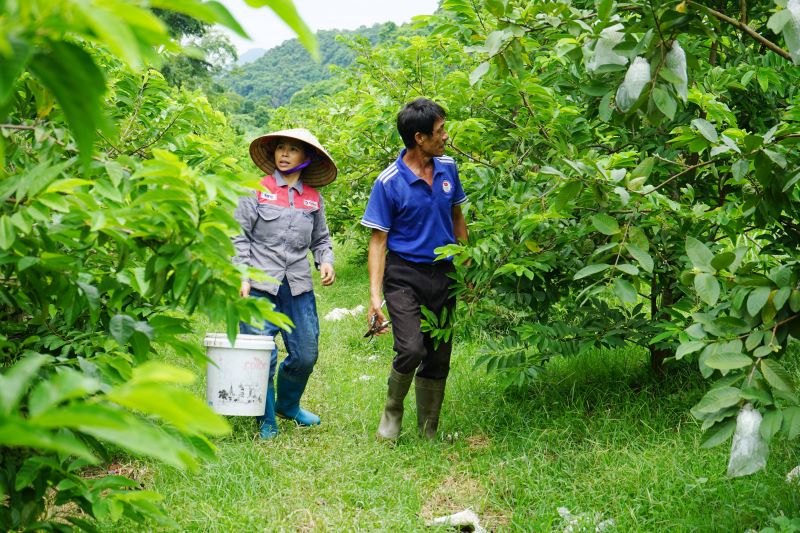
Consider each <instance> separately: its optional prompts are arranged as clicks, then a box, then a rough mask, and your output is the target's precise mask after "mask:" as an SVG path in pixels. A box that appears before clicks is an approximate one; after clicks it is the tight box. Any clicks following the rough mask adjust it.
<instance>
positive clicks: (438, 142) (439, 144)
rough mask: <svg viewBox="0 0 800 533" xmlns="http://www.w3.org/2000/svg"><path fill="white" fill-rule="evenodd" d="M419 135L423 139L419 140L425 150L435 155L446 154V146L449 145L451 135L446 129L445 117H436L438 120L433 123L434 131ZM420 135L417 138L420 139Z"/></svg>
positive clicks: (420, 145)
mask: <svg viewBox="0 0 800 533" xmlns="http://www.w3.org/2000/svg"><path fill="white" fill-rule="evenodd" d="M419 135H420V137H421V140H420V141H418V142H419V147H420V148H421V149H422V151H423V152H425V153H426V154H429V155H431V156H433V157H438V156H441V155H444V148H445V146H446V145H447V139H449V137H448V135H447V131H445V129H444V119H443V118H437V119H436V122H434V123H433V132H431V134H430V135H426V134H419ZM420 137H417V139H420Z"/></svg>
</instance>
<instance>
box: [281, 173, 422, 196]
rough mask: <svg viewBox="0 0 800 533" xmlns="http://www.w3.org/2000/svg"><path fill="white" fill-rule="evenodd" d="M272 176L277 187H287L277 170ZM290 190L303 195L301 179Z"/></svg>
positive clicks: (284, 179)
mask: <svg viewBox="0 0 800 533" xmlns="http://www.w3.org/2000/svg"><path fill="white" fill-rule="evenodd" d="M409 172H411V171H409ZM272 175H273V176H274V177H275V184H276V185H277V186H278V187H286V186H287V185H288V183H287V182H286V178H284V177H283V174H281V173H280V171H279V170H278V169H275V172H273V173H272ZM292 188H293V189H295V190H296V191H297V192H298V193H300V194H303V178H300V179H299V180H297V181H296V182H295V184H294V185H292Z"/></svg>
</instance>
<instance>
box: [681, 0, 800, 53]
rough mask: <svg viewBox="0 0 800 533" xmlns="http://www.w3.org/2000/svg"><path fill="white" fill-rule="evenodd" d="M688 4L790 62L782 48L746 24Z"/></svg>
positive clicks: (700, 6) (690, 1)
mask: <svg viewBox="0 0 800 533" xmlns="http://www.w3.org/2000/svg"><path fill="white" fill-rule="evenodd" d="M688 2H689V3H690V4H691V5H693V6H696V7H699V8H701V9H704V10H705V11H706V12H708V14H710V15H712V16H714V17H716V18H718V19H719V20H721V21H723V22H727V23H728V24H730V25H732V26H735V27H737V28H739V29H740V30H742V31H743V32H745V33H746V34H747V35H749V36H750V37H752V38H753V39H755V40H756V41H758V42H759V43H761V44H762V45H764V46H766V47H767V48H769V49H770V50H772V51H773V52H775V53H776V54H778V55H779V56H781V57H782V58H784V59H786V60H787V61H791V60H792V56H791V54H789V52H787V51H786V50H784V49H783V48H781V47H780V46H778V45H777V44H775V43H773V42H772V41H770V40H769V39H767V38H766V37H764V36H763V35H761V34H760V33H758V32H757V31H755V30H754V29H753V28H751V27H750V26H748V25H747V24H744V23H743V22H741V21H738V20H736V19H734V18H731V17H729V16H728V15H726V14H724V13H720V12H719V11H717V10H716V9H711V8H710V7H708V6H704V5H703V4H698V3H697V2H693V1H692V0H688Z"/></svg>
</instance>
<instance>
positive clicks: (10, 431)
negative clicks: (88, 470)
mask: <svg viewBox="0 0 800 533" xmlns="http://www.w3.org/2000/svg"><path fill="white" fill-rule="evenodd" d="M0 446H3V447H9V448H10V447H15V446H18V447H23V448H38V449H40V450H49V451H53V452H56V453H61V454H64V455H74V456H76V457H81V458H83V459H86V460H87V461H90V462H92V463H95V462H97V458H96V457H95V456H94V455H93V454H92V452H90V451H89V449H88V448H87V447H86V445H85V444H83V443H82V442H80V441H79V440H78V439H76V438H75V437H73V436H72V435H70V434H69V433H52V432H50V431H48V430H46V429H41V428H37V427H34V426H32V425H30V424H28V423H27V421H25V420H21V419H16V418H4V419H0Z"/></svg>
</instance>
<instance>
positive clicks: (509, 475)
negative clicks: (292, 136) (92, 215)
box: [108, 250, 800, 532]
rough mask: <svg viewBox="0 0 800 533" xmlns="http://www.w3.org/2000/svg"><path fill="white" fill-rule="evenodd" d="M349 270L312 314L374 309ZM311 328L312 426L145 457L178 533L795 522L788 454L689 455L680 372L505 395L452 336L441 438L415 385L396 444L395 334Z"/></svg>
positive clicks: (569, 374)
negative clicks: (165, 459) (733, 466)
mask: <svg viewBox="0 0 800 533" xmlns="http://www.w3.org/2000/svg"><path fill="white" fill-rule="evenodd" d="M339 254H340V256H341V255H344V254H343V252H342V251H341V250H339ZM346 259H347V258H346V257H345V258H342V257H340V259H339V261H338V269H337V282H336V285H334V286H333V287H331V288H321V289H319V288H318V289H317V297H318V301H317V304H318V308H319V314H320V317H322V316H324V315H325V314H326V313H327V312H328V311H330V310H331V309H333V308H334V307H347V308H352V307H354V306H356V305H358V304H363V305H366V303H367V295H368V289H367V274H366V267H365V265H364V264H363V263H362V262H361V261H355V260H354V261H350V262H347V261H346ZM321 326H322V335H321V353H320V359H319V362H318V363H317V367H316V369H315V371H314V374H313V375H312V377H311V380H310V382H309V387H308V391H307V393H306V396H305V397H304V399H303V405H305V406H306V407H308V408H309V409H311V410H313V411H314V412H316V413H318V414H319V415H320V416H321V417H322V425H321V426H319V427H316V428H298V427H295V425H294V424H293V423H290V422H286V421H282V422H281V426H280V431H281V433H280V435H279V437H278V438H277V439H274V440H272V441H267V442H262V441H259V440H257V439H256V438H255V434H256V429H257V428H256V424H255V421H254V419H252V418H230V421H231V423H232V426H233V433H232V434H231V435H230V436H228V437H226V438H223V439H220V440H218V441H217V445H218V447H219V450H218V457H219V458H218V460H216V461H215V462H212V463H207V464H205V465H204V466H203V467H202V468H201V469H200V470H199V471H198V472H195V473H186V472H181V471H178V470H175V469H173V468H170V467H165V466H163V465H157V464H150V463H148V464H147V472H148V474H147V475H146V479H144V480H143V481H144V482H145V486H146V487H147V488H148V489H151V490H155V491H158V492H160V493H161V494H162V495H164V498H165V499H164V504H165V507H166V508H167V510H168V511H169V513H170V514H171V516H172V517H173V518H174V519H175V520H176V521H177V522H178V524H179V525H180V529H181V530H187V531H219V532H229V531H281V530H285V531H428V530H429V529H428V528H426V526H425V521H426V520H428V519H430V518H433V517H436V516H442V515H447V514H451V513H454V512H457V511H460V510H462V509H465V508H472V509H473V510H474V511H475V512H476V513H477V514H478V515H479V516H480V517H481V520H482V524H483V525H484V526H486V527H488V528H489V529H492V530H495V531H551V530H558V531H562V530H563V529H564V527H565V526H566V523H565V522H564V521H563V520H562V519H561V518H560V517H559V515H558V512H557V508H558V507H567V508H568V509H569V510H570V511H571V512H572V513H574V514H578V513H591V514H592V515H593V514H594V513H600V514H601V515H602V518H603V519H609V518H610V519H613V520H614V521H615V524H616V528H615V529H614V530H615V531H744V530H746V529H748V528H756V529H758V528H762V527H766V526H768V525H770V518H771V517H774V516H777V515H779V514H781V513H785V514H787V515H789V516H796V515H800V498H798V495H797V490H796V488H795V487H792V486H789V485H788V484H787V483H786V482H785V481H784V477H785V474H786V472H788V471H789V470H790V469H792V468H793V467H795V466H797V465H798V463H800V454H798V452H797V450H796V449H795V447H794V446H792V445H790V444H787V443H783V442H775V443H773V445H772V447H771V455H770V459H769V464H768V467H767V470H766V471H762V472H759V473H758V474H756V475H753V476H750V477H747V478H743V479H728V478H727V477H726V476H725V469H726V465H727V459H728V453H729V450H730V446H729V445H725V446H720V447H717V448H714V449H712V450H705V449H701V448H700V447H699V439H700V431H699V426H698V424H697V423H696V422H695V421H694V420H693V419H692V417H691V415H690V414H689V408H690V407H691V406H692V405H693V404H694V403H695V402H696V401H697V400H698V399H699V398H700V397H701V395H702V393H703V390H704V388H703V386H702V380H701V379H700V378H699V377H698V373H697V372H696V371H695V370H694V369H693V368H690V367H688V366H687V367H683V368H679V369H677V370H676V371H675V372H673V373H671V374H670V375H669V376H668V377H667V378H666V379H662V380H656V379H653V378H651V377H650V375H649V373H648V369H647V360H646V356H645V355H644V354H642V353H640V352H637V351H632V350H627V351H626V350H620V351H615V352H598V353H593V354H589V355H587V356H585V357H581V358H573V359H558V360H554V361H552V362H551V363H550V364H548V367H547V371H546V372H545V373H544V375H543V377H542V379H541V381H540V382H538V383H537V384H536V385H535V386H533V387H531V388H528V389H525V390H524V391H523V392H508V391H505V392H504V391H503V390H501V389H500V388H499V387H498V385H497V384H496V383H495V380H494V378H493V377H492V376H487V375H485V374H484V373H483V371H479V370H475V369H473V361H474V358H475V354H476V353H477V351H478V349H479V346H477V345H474V344H471V343H470V342H466V341H464V340H463V339H462V340H459V341H458V342H457V343H456V346H455V351H454V354H453V365H452V367H453V368H452V372H451V375H450V380H449V382H448V388H447V394H446V397H445V403H444V408H443V412H442V420H441V424H440V435H441V437H442V440H440V441H438V442H435V443H428V442H425V441H423V440H421V439H419V438H417V437H416V435H415V431H414V430H415V427H416V414H415V412H414V411H415V408H414V400H413V392H412V394H410V395H409V398H407V399H406V418H405V424H404V431H403V434H402V436H401V439H400V441H399V442H398V444H397V445H395V446H391V445H386V444H380V443H377V442H376V441H375V438H374V434H375V430H376V428H377V424H378V419H379V417H380V413H381V410H382V407H383V400H384V397H385V392H386V391H385V382H386V375H387V373H388V370H389V364H390V362H391V358H392V351H391V339H390V338H388V337H389V336H384V337H383V338H380V339H377V340H376V341H375V342H374V343H372V344H368V343H367V342H366V341H365V340H364V339H363V338H362V335H363V332H364V331H365V329H366V327H365V326H366V324H365V320H364V319H363V317H359V318H358V319H345V320H343V321H341V322H325V321H321ZM201 335H202V332H198V339H200V338H201ZM280 357H282V354H281V356H280ZM170 360H171V361H172V362H179V363H180V364H184V365H186V364H188V363H187V362H186V361H183V360H176V359H173V358H170ZM197 370H198V372H199V373H202V372H203V370H202V369H197ZM412 391H413V388H412ZM197 393H198V394H204V392H203V388H202V384H199V385H198V387H197ZM142 527H143V526H142V525H140V524H131V523H124V524H122V527H120V526H119V525H114V526H111V525H109V526H108V530H112V529H113V530H119V529H122V530H130V531H139V530H141V529H142Z"/></svg>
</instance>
